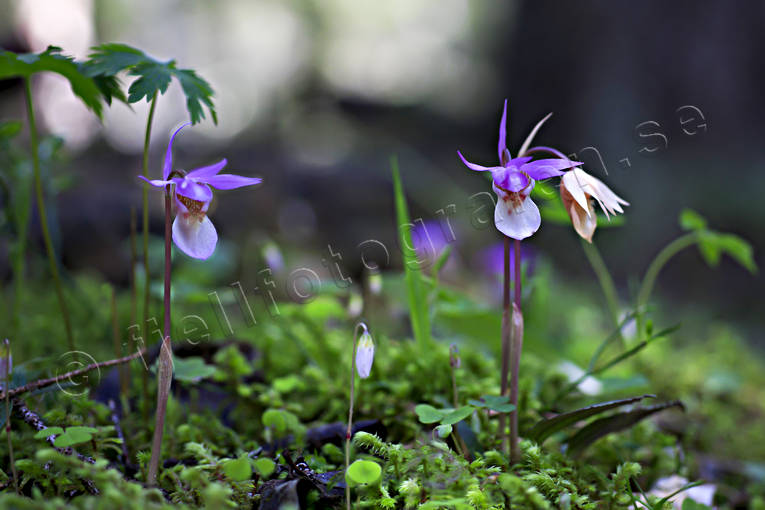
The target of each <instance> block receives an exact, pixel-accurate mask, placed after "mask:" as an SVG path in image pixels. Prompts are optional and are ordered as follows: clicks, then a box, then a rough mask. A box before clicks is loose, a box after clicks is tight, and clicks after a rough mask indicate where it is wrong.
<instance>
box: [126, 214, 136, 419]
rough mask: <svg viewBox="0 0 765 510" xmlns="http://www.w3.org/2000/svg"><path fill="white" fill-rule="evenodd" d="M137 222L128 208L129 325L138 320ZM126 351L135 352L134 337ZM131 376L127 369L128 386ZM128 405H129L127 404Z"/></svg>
mask: <svg viewBox="0 0 765 510" xmlns="http://www.w3.org/2000/svg"><path fill="white" fill-rule="evenodd" d="M136 237H137V220H136V213H135V207H131V208H130V325H131V326H132V325H133V324H135V323H136V321H137V320H138V282H137V281H136V270H135V269H136V265H137V264H138V250H137V248H136ZM129 336H130V338H129V339H128V345H127V351H128V352H135V348H136V345H135V337H134V336H133V335H129ZM131 378H132V374H131V371H130V368H128V369H127V383H128V387H129V386H130V379H131ZM128 405H129V404H128Z"/></svg>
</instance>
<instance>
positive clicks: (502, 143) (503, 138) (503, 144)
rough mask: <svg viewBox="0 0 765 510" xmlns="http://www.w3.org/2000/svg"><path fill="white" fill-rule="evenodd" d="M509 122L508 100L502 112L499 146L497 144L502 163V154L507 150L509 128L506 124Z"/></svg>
mask: <svg viewBox="0 0 765 510" xmlns="http://www.w3.org/2000/svg"><path fill="white" fill-rule="evenodd" d="M506 120H507V99H505V107H504V109H503V110H502V120H500V121H499V144H497V152H498V154H499V160H500V161H502V153H503V152H504V151H505V149H507V128H506V127H505V122H506Z"/></svg>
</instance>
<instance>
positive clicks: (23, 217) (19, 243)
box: [0, 179, 32, 338]
mask: <svg viewBox="0 0 765 510" xmlns="http://www.w3.org/2000/svg"><path fill="white" fill-rule="evenodd" d="M22 182H24V181H22ZM0 184H2V189H3V201H4V202H5V203H7V204H10V203H11V191H10V189H9V187H8V184H7V183H6V182H5V181H4V180H2V179H0ZM13 193H14V195H16V194H19V195H21V194H24V195H26V196H25V199H26V201H25V203H24V208H23V210H22V211H20V214H18V215H17V214H16V213H15V212H13V214H12V223H13V225H14V226H15V227H16V234H17V236H18V238H17V240H16V243H15V246H14V248H13V249H12V250H10V252H9V255H10V258H11V266H12V269H13V282H14V285H13V307H12V310H13V313H12V315H11V334H10V336H11V338H15V337H16V336H17V332H18V329H19V318H20V317H21V308H22V304H21V299H22V296H23V292H24V289H25V288H26V286H25V284H24V280H25V272H26V271H25V267H26V251H27V235H28V231H29V216H30V210H31V209H32V196H31V195H32V187H31V186H28V187H27V186H26V185H25V186H17V187H16V188H14V190H13ZM22 200H24V199H22ZM12 209H13V208H9V212H10V211H11V210H12Z"/></svg>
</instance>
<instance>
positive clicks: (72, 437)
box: [53, 427, 98, 448]
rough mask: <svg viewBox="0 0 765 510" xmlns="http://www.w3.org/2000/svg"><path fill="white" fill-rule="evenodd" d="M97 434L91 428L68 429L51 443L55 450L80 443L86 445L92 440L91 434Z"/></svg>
mask: <svg viewBox="0 0 765 510" xmlns="http://www.w3.org/2000/svg"><path fill="white" fill-rule="evenodd" d="M96 432H98V430H97V429H94V428H92V427H68V428H67V429H66V430H65V431H64V433H63V434H61V435H60V436H58V437H57V438H56V440H55V441H53V446H55V447H56V448H67V447H69V446H74V445H78V444H82V443H87V442H88V441H90V440H91V439H93V434H95V433H96Z"/></svg>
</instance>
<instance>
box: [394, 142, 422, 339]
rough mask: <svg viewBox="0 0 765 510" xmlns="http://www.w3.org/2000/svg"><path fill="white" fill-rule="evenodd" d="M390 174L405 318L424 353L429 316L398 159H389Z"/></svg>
mask: <svg viewBox="0 0 765 510" xmlns="http://www.w3.org/2000/svg"><path fill="white" fill-rule="evenodd" d="M390 166H391V172H392V174H393V193H394V195H395V202H396V221H397V222H398V234H399V244H400V245H401V252H402V254H403V258H404V275H405V280H406V293H407V298H408V301H409V316H410V318H411V321H412V330H413V332H414V338H415V340H417V343H418V344H419V345H420V347H421V348H422V349H423V350H424V349H427V348H428V346H430V344H431V343H432V340H431V338H430V314H429V312H428V304H427V301H426V299H425V291H424V289H423V288H422V272H421V271H420V267H419V264H418V261H417V253H416V252H415V250H414V244H413V243H412V224H411V222H410V220H409V209H408V207H407V205H406V197H405V195H404V188H403V186H402V184H401V176H400V175H399V171H398V159H397V158H396V157H395V156H393V157H391V161H390Z"/></svg>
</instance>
